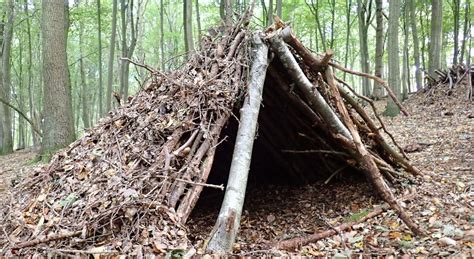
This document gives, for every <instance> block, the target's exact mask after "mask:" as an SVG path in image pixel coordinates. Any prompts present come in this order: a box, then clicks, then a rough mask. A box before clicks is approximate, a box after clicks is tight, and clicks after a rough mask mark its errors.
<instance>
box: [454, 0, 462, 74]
mask: <svg viewBox="0 0 474 259" xmlns="http://www.w3.org/2000/svg"><path fill="white" fill-rule="evenodd" d="M460 5H461V0H453V16H454V53H453V64H454V65H456V64H457V63H458V54H459V9H460Z"/></svg>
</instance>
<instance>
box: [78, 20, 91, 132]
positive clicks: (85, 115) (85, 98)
mask: <svg viewBox="0 0 474 259" xmlns="http://www.w3.org/2000/svg"><path fill="white" fill-rule="evenodd" d="M79 26H80V27H79V53H80V59H79V73H80V76H81V104H82V105H81V110H82V124H83V127H84V129H87V128H89V127H90V121H89V98H90V96H89V89H88V87H87V79H86V71H85V68H84V49H83V46H84V42H83V38H84V25H83V24H82V23H80V25H79ZM77 112H79V111H77Z"/></svg>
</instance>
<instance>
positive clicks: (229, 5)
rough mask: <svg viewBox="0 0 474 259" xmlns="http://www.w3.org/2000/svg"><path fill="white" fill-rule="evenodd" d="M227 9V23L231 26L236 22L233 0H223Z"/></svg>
mask: <svg viewBox="0 0 474 259" xmlns="http://www.w3.org/2000/svg"><path fill="white" fill-rule="evenodd" d="M223 1H224V10H225V24H226V25H227V26H228V27H231V26H232V24H233V23H234V12H233V11H232V0H223Z"/></svg>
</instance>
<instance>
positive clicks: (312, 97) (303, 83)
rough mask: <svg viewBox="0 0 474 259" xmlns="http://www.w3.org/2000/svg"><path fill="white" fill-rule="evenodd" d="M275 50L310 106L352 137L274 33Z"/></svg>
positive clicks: (340, 132) (273, 43) (349, 137)
mask: <svg viewBox="0 0 474 259" xmlns="http://www.w3.org/2000/svg"><path fill="white" fill-rule="evenodd" d="M269 40H270V44H271V47H272V50H273V52H274V53H275V54H276V55H277V56H278V57H279V59H280V61H281V62H282V64H283V66H284V67H285V68H286V69H287V71H288V74H289V75H290V77H291V78H292V80H293V81H294V82H295V83H296V85H297V87H298V88H299V89H300V90H301V91H302V93H303V95H304V96H305V98H306V100H307V102H308V104H309V106H310V107H311V108H312V109H313V110H314V111H315V112H317V113H318V114H320V115H321V117H322V118H323V119H324V121H326V123H328V124H329V126H330V127H331V128H332V129H333V130H334V131H335V132H337V133H339V134H341V135H343V136H344V137H346V138H348V139H351V135H350V133H349V131H348V130H347V128H346V127H345V126H344V124H343V123H342V122H341V120H340V119H339V118H338V117H337V115H336V113H334V111H333V110H332V108H331V107H330V106H329V105H328V104H327V103H326V101H325V100H324V98H323V97H322V96H321V94H320V93H319V91H317V90H313V88H314V86H313V84H312V83H311V82H310V81H309V80H308V78H307V77H306V76H305V74H304V73H303V71H302V70H301V68H300V67H299V65H298V63H297V61H296V60H295V58H294V56H293V54H292V53H291V51H290V50H289V49H288V47H287V46H286V45H285V43H284V42H283V40H282V39H281V37H280V35H279V34H277V35H274V36H273V37H271V38H270V39H269Z"/></svg>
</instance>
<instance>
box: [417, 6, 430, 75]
mask: <svg viewBox="0 0 474 259" xmlns="http://www.w3.org/2000/svg"><path fill="white" fill-rule="evenodd" d="M425 15H427V14H426V13H425ZM423 16H424V15H423V11H420V17H419V21H420V25H421V26H420V28H421V30H420V33H421V64H422V65H423V69H424V70H426V69H427V67H428V66H427V65H426V49H427V47H426V37H427V36H426V34H425V30H424V28H425V25H426V23H425V24H423Z"/></svg>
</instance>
